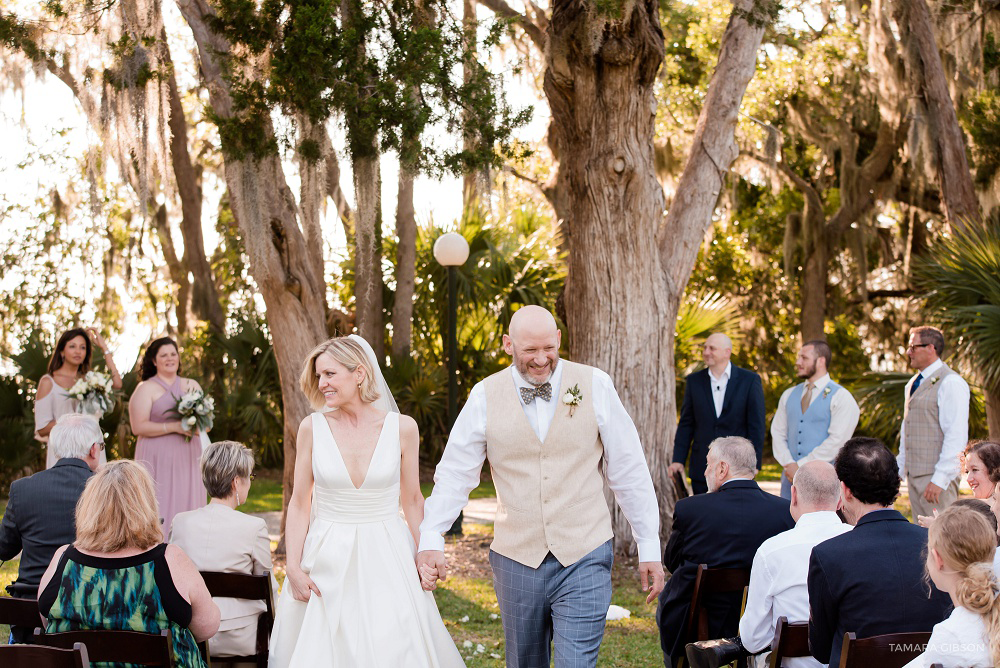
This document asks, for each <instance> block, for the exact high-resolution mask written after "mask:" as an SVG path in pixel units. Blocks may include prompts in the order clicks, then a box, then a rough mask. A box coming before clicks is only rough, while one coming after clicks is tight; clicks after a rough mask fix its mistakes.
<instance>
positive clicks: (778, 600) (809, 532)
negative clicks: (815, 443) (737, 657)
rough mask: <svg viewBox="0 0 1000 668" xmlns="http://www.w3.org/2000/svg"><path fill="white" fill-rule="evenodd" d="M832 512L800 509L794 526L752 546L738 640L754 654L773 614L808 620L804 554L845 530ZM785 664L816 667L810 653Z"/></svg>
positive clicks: (767, 637) (770, 632) (773, 622)
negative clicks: (759, 544) (748, 581)
mask: <svg viewBox="0 0 1000 668" xmlns="http://www.w3.org/2000/svg"><path fill="white" fill-rule="evenodd" d="M851 528H852V527H851V525H850V524H844V523H843V522H841V521H840V518H839V517H837V513H835V512H832V511H819V512H814V513H806V514H805V515H803V516H802V517H800V518H799V521H798V522H797V523H796V524H795V527H794V528H792V529H789V530H788V531H784V532H782V533H779V534H778V535H777V536H772V537H771V538H768V539H767V540H765V541H764V542H763V543H761V546H760V547H759V548H758V549H757V553H756V554H755V555H754V558H753V566H752V567H751V569H750V588H749V590H748V592H747V605H746V610H745V611H744V613H743V617H741V618H740V640H742V641H743V646H744V647H746V648H747V649H748V650H749V651H751V652H754V653H757V652H760V651H762V650H763V649H764V648H765V647H767V646H768V645H770V644H771V641H772V640H773V639H774V629H775V627H776V626H777V625H778V617H787V618H788V621H790V622H807V621H809V590H808V588H807V587H806V579H807V577H808V575H809V555H810V554H812V549H813V547H815V546H816V545H818V544H819V543H822V542H823V541H825V540H828V539H830V538H833V537H835V536H839V535H840V534H842V533H846V532H848V531H850V530H851ZM782 665H783V666H789V667H790V668H818V667H819V666H822V665H823V664H821V663H820V662H819V661H817V660H816V659H814V658H812V657H803V658H798V659H783V660H782Z"/></svg>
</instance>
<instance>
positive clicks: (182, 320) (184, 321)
mask: <svg viewBox="0 0 1000 668" xmlns="http://www.w3.org/2000/svg"><path fill="white" fill-rule="evenodd" d="M153 228H154V229H155V230H156V238H157V239H158V240H159V242H160V251H161V252H162V253H163V262H164V264H166V265H167V273H169V274H170V280H172V281H173V282H174V286H175V287H176V288H177V297H176V301H175V303H174V315H175V316H176V317H177V332H178V334H180V335H182V336H183V335H184V334H186V333H187V329H188V303H189V302H190V298H191V283H190V282H189V281H188V272H187V267H185V266H184V263H183V262H181V260H180V258H178V257H177V250H176V249H175V248H174V240H173V237H171V236H170V226H169V225H167V207H166V205H164V204H161V205H160V206H159V207H157V209H156V213H155V214H154V215H153ZM169 321H170V318H169V317H168V318H167V322H168V325H169Z"/></svg>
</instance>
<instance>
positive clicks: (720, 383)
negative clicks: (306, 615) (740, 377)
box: [708, 362, 733, 417]
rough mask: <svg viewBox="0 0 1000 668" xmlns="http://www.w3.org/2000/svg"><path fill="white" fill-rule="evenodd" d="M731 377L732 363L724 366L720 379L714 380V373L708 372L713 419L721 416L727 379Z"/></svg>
mask: <svg viewBox="0 0 1000 668" xmlns="http://www.w3.org/2000/svg"><path fill="white" fill-rule="evenodd" d="M732 375H733V363H732V362H729V363H728V364H726V369H725V371H723V372H722V378H716V377H715V373H714V372H713V371H712V370H711V369H709V370H708V382H709V383H710V384H711V386H712V400H713V401H714V402H715V417H719V416H720V415H722V403H723V401H724V400H725V398H726V388H727V387H728V386H729V379H730V378H731V377H732Z"/></svg>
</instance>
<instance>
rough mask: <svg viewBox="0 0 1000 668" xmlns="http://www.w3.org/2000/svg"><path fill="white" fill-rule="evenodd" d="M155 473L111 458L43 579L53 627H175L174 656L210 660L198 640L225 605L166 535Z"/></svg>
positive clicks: (191, 665)
mask: <svg viewBox="0 0 1000 668" xmlns="http://www.w3.org/2000/svg"><path fill="white" fill-rule="evenodd" d="M159 517H160V514H159V512H158V509H157V506H156V496H155V493H154V490H153V479H152V478H151V477H150V475H149V473H148V472H147V471H146V470H145V468H143V466H142V465H141V464H137V463H136V462H134V461H132V460H119V461H114V462H110V463H109V464H107V465H106V466H104V467H103V468H101V469H100V470H99V471H98V472H97V473H96V474H95V475H94V476H93V477H92V478H91V479H90V480H89V481H88V483H87V486H86V488H85V489H84V491H83V494H82V495H81V497H80V502H79V504H78V505H77V507H76V542H75V543H73V544H72V545H66V546H64V547H61V548H59V550H58V551H56V553H55V556H54V557H53V558H52V562H51V563H50V564H49V567H48V570H46V571H45V575H43V576H42V581H41V585H40V586H39V596H38V608H39V610H40V611H41V613H42V615H43V616H45V617H46V618H47V620H48V621H47V624H46V630H47V631H48V632H50V633H55V632H60V631H78V630H88V629H107V630H125V631H142V632H146V633H159V632H160V631H162V630H164V629H169V630H170V634H171V640H172V644H173V648H172V649H173V654H174V662H175V664H176V665H178V666H185V667H187V668H205V662H204V660H203V659H202V657H201V654H200V653H199V652H198V648H197V646H196V644H195V643H196V641H200V640H207V639H208V638H211V637H212V636H213V635H215V633H216V631H218V629H219V608H218V607H217V606H216V605H215V603H214V602H213V601H212V597H211V595H210V594H209V593H208V588H207V587H206V586H205V582H204V581H203V580H202V578H201V575H200V574H199V573H198V569H197V568H195V566H194V564H193V563H192V562H191V560H190V559H189V558H188V557H187V555H186V554H184V552H183V551H182V550H181V549H180V548H179V547H177V546H176V545H166V544H163V543H161V542H160V541H161V539H162V533H161V530H160V522H159Z"/></svg>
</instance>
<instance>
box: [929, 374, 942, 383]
mask: <svg viewBox="0 0 1000 668" xmlns="http://www.w3.org/2000/svg"><path fill="white" fill-rule="evenodd" d="M939 380H941V376H934V377H933V378H931V385H937V382H938V381H939Z"/></svg>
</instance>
